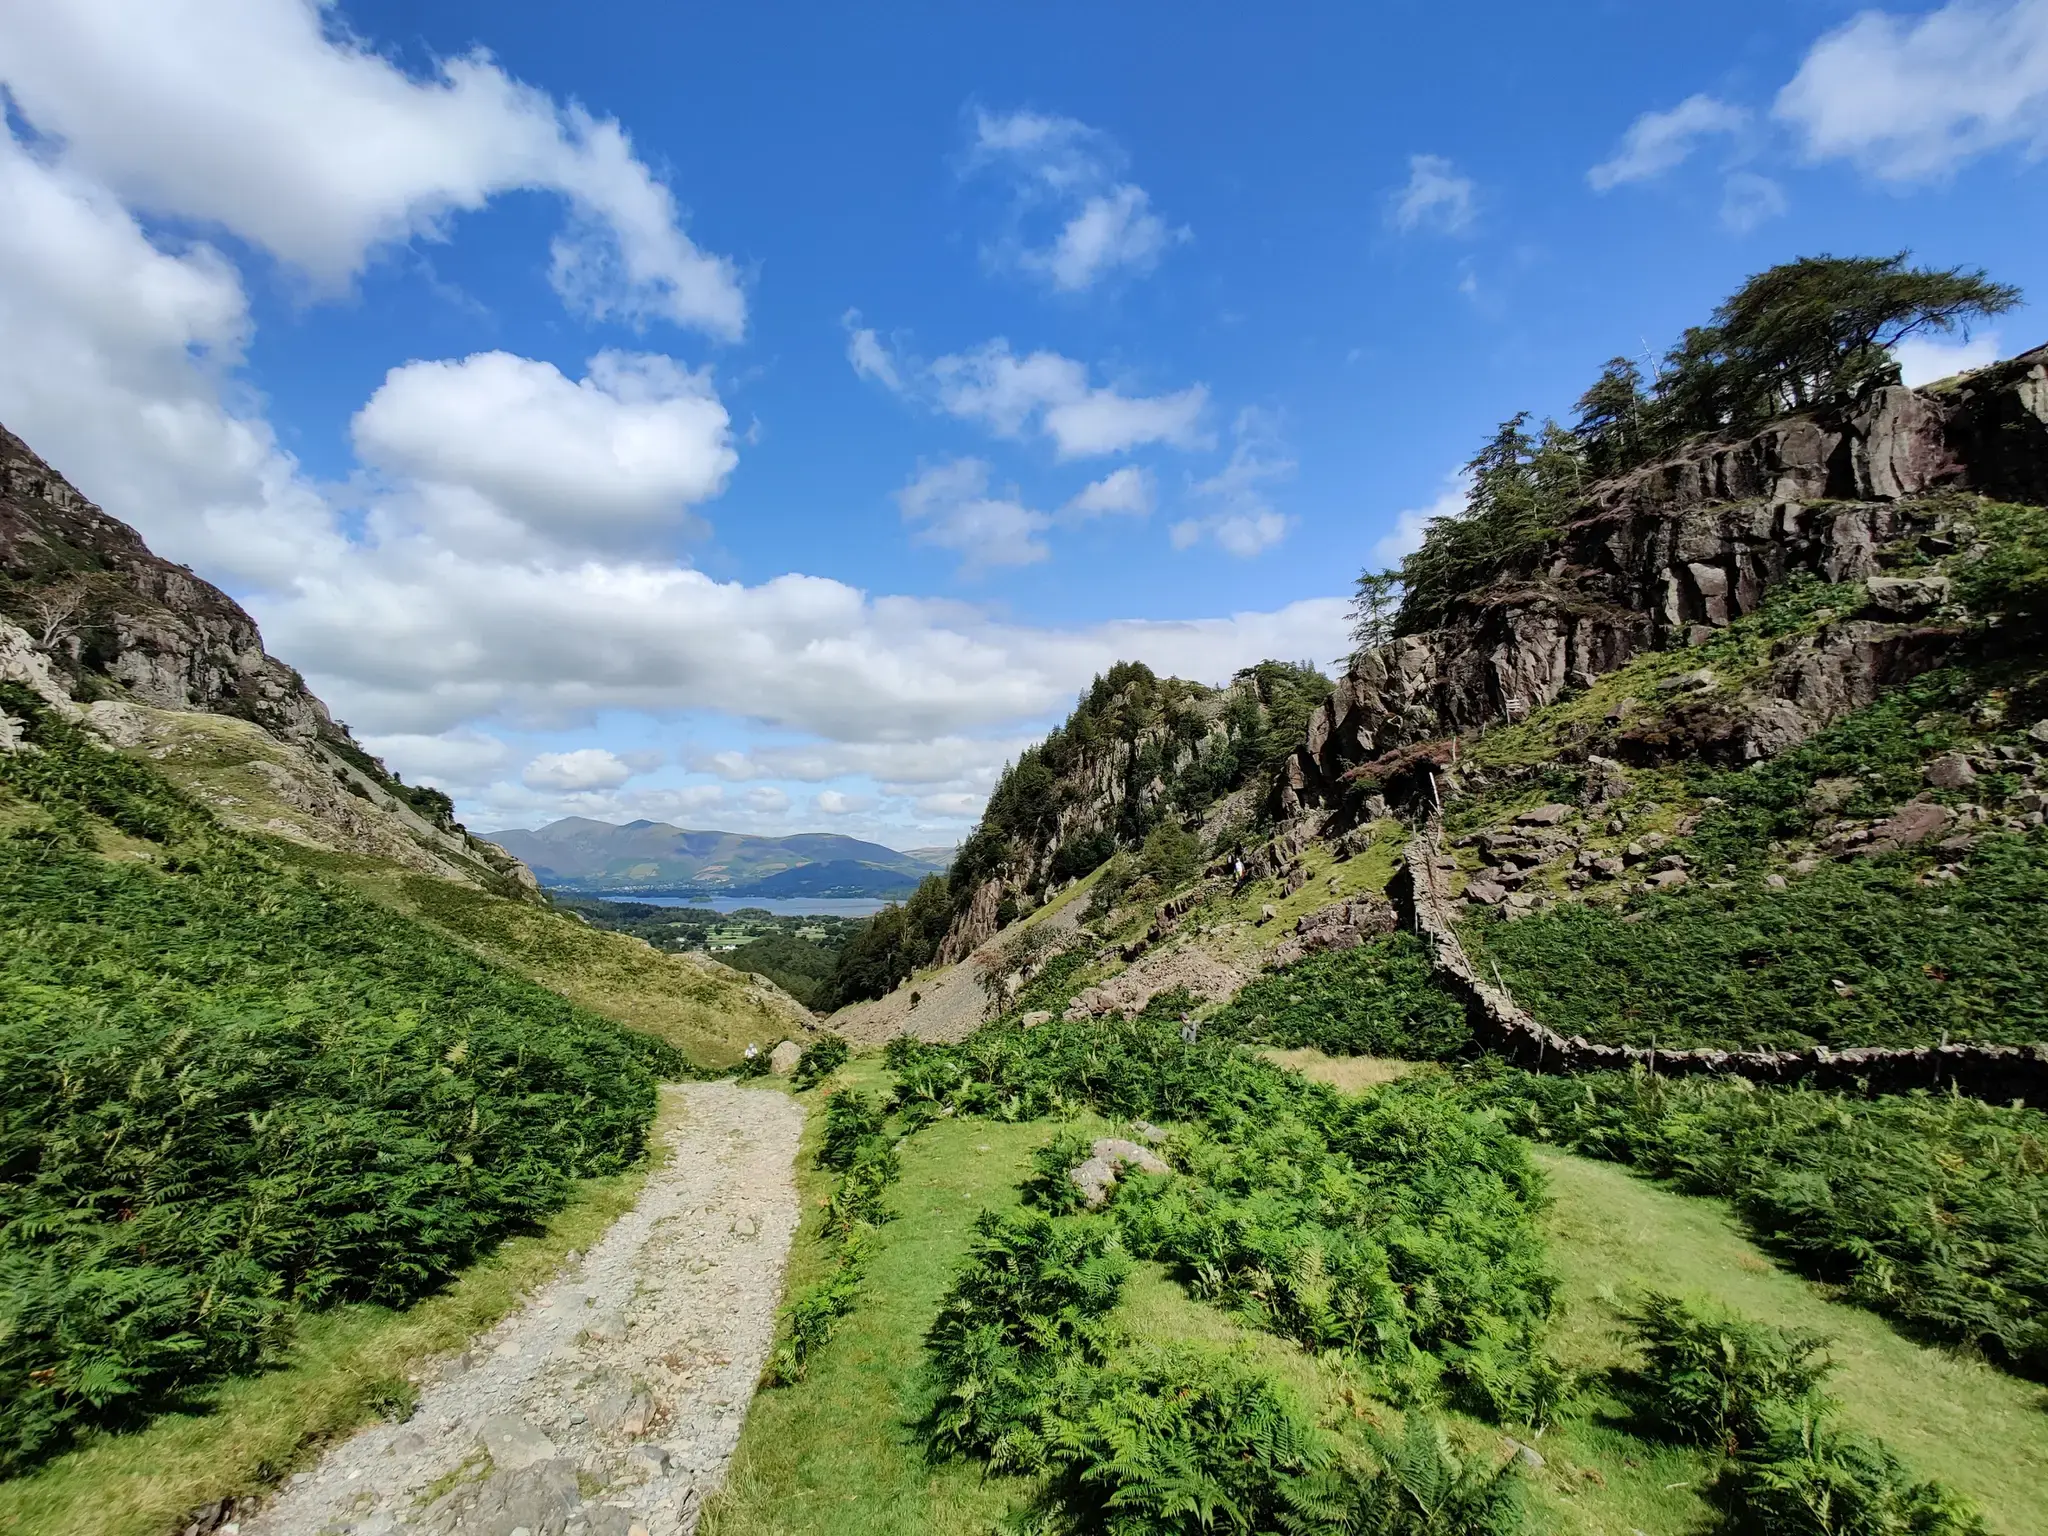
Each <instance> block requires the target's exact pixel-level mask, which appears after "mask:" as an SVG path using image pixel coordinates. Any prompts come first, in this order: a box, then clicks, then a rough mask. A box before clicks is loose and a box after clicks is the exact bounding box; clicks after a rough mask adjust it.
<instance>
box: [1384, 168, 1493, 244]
mask: <svg viewBox="0 0 2048 1536" xmlns="http://www.w3.org/2000/svg"><path fill="white" fill-rule="evenodd" d="M1476 201H1477V188H1476V187H1474V186H1473V184H1472V178H1471V177H1469V176H1461V175H1459V174H1458V168H1457V167H1456V166H1455V165H1453V164H1452V163H1451V162H1450V161H1449V160H1448V159H1446V158H1445V157H1444V156H1442V155H1410V156H1409V157H1408V184H1407V185H1406V186H1405V187H1403V188H1401V190H1400V191H1398V192H1396V193H1395V194H1394V202H1393V209H1392V212H1391V214H1390V217H1391V218H1392V219H1393V222H1394V227H1395V228H1396V229H1398V230H1400V231H1402V232H1403V233H1404V234H1406V233H1411V232H1413V231H1415V230H1418V229H1433V230H1435V231H1437V232H1438V233H1439V234H1445V235H1462V234H1464V233H1465V232H1466V231H1468V230H1469V229H1471V227H1472V223H1473V220H1474V219H1475V218H1476V217H1477V214H1478V210H1477V207H1476V206H1475V205H1476Z"/></svg>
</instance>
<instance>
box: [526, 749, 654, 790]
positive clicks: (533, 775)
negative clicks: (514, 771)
mask: <svg viewBox="0 0 2048 1536" xmlns="http://www.w3.org/2000/svg"><path fill="white" fill-rule="evenodd" d="M632 777H633V770H632V769H631V768H630V767H629V766H627V764H626V763H625V762H623V761H621V760H620V758H619V757H618V756H617V754H615V753H612V752H609V751H607V750H605V749H604V748H603V747H582V748H579V749H578V750H576V751H574V752H543V753H541V754H540V756H538V757H536V758H535V759H534V760H533V761H532V762H530V763H528V764H527V765H526V771H525V772H524V773H523V774H521V775H520V779H521V782H523V783H524V784H525V785H526V787H527V788H528V789H617V788H618V787H619V786H620V785H621V784H623V783H625V782H626V780H628V779H630V778H632Z"/></svg>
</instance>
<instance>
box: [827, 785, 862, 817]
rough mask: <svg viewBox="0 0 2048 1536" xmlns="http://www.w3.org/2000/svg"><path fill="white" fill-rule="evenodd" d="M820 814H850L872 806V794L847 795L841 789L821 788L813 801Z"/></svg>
mask: <svg viewBox="0 0 2048 1536" xmlns="http://www.w3.org/2000/svg"><path fill="white" fill-rule="evenodd" d="M814 803H815V804H816V805H817V807H818V814H820V815H821V816H852V815H856V814H858V813H859V812H861V811H865V810H869V809H871V808H872V807H873V806H874V803H875V801H874V797H873V796H872V795H849V794H847V793H846V792H845V791H843V790H837V789H821V790H819V791H818V796H817V799H816V801H815V802H814Z"/></svg>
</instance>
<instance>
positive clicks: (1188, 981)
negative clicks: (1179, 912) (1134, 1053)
mask: <svg viewBox="0 0 2048 1536" xmlns="http://www.w3.org/2000/svg"><path fill="white" fill-rule="evenodd" d="M1250 979H1251V978H1250V977H1249V976H1247V975H1246V974H1245V973H1244V972H1243V971H1241V970H1239V969H1237V967H1235V966H1232V965H1226V964H1225V963H1224V962H1223V961H1221V960H1218V959H1217V958H1216V957H1215V956H1214V955H1211V954H1209V953H1207V952H1206V951H1204V950H1200V949H1193V948H1179V949H1164V950H1159V951H1157V952H1155V953H1153V954H1150V955H1147V956H1146V957H1145V958H1144V959H1142V960H1140V961H1139V962H1138V963H1137V964H1135V965H1133V966H1131V968H1130V969H1129V970H1126V971H1123V972H1121V973H1119V974H1118V975H1115V976H1112V977H1110V978H1109V980H1107V981H1104V982H1100V983H1098V984H1097V985H1095V986H1092V987H1089V988H1087V989H1086V990H1085V991H1083V992H1082V993H1081V994H1080V995H1079V996H1078V997H1076V998H1075V999H1074V1000H1073V1002H1072V1003H1070V1004H1068V1005H1067V1015H1066V1016H1067V1017H1068V1018H1070V1019H1087V1018H1096V1017H1099V1016H1101V1015H1103V1014H1108V1013H1116V1014H1122V1015H1124V1016H1126V1017H1129V1016H1131V1015H1133V1014H1137V1013H1141V1012H1143V1011H1144V1007H1145V1005H1146V1004H1147V1003H1149V1002H1151V1001H1152V999H1153V998H1155V997H1157V996H1158V995H1159V994H1160V993H1162V992H1171V991H1172V990H1173V989H1174V988H1175V987H1186V988H1187V989H1188V992H1189V993H1190V994H1191V995H1193V996H1195V997H1198V998H1202V999H1205V1000H1208V1001H1213V1002H1221V1001H1223V1000H1224V999H1225V998H1228V997H1231V996H1233V995H1234V994H1235V993H1236V992H1237V990H1238V988H1240V987H1242V986H1243V985H1244V984H1245V983H1246V982H1247V981H1249V980H1250Z"/></svg>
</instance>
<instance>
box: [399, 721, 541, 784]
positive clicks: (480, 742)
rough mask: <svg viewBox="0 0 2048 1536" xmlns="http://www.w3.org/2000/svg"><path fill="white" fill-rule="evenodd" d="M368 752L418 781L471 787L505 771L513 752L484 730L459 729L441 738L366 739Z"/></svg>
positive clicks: (416, 736) (443, 734)
mask: <svg viewBox="0 0 2048 1536" xmlns="http://www.w3.org/2000/svg"><path fill="white" fill-rule="evenodd" d="M362 744H363V747H364V750H366V751H368V752H371V753H374V754H375V755H376V756H378V757H381V758H382V759H384V761H385V762H386V763H388V764H389V765H390V766H391V767H392V768H394V769H396V770H397V771H398V772H399V773H401V774H404V775H406V776H408V777H410V778H412V779H413V780H414V781H415V782H418V783H424V784H438V785H440V786H442V787H444V788H445V787H447V786H448V785H451V784H459V785H465V786H466V785H471V784H477V783H480V782H482V781H483V780H485V779H488V778H489V777H491V775H493V774H495V773H498V772H499V771H501V770H502V769H504V768H505V767H506V766H507V765H508V764H509V763H510V762H511V760H512V749H511V747H509V746H508V745H506V744H505V743H504V742H502V741H500V740H499V739H498V738H497V737H495V736H491V735H487V734H485V733H484V732H482V731H475V730H466V729H456V730H452V731H446V732H443V733H442V734H441V735H439V736H421V735H394V736H365V737H363V738H362Z"/></svg>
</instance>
